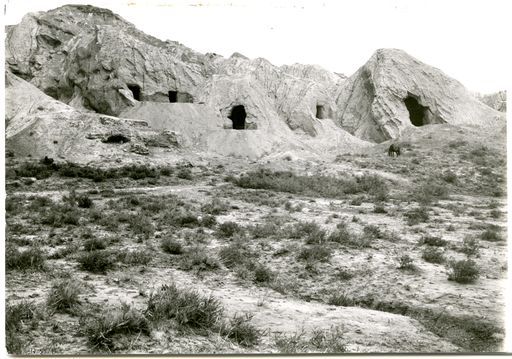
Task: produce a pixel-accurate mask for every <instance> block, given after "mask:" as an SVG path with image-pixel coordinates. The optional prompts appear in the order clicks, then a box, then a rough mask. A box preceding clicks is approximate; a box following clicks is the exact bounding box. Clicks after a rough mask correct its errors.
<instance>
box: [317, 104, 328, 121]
mask: <svg viewBox="0 0 512 359" xmlns="http://www.w3.org/2000/svg"><path fill="white" fill-rule="evenodd" d="M328 117H329V115H328V111H327V109H326V108H325V106H324V105H316V118H318V119H320V120H323V119H325V118H328Z"/></svg>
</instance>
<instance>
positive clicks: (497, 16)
mask: <svg viewBox="0 0 512 359" xmlns="http://www.w3.org/2000/svg"><path fill="white" fill-rule="evenodd" d="M4 3H5V5H6V7H5V21H6V23H7V24H16V23H18V22H19V21H20V20H21V18H22V16H23V15H24V14H25V13H27V12H31V11H40V10H49V9H52V8H55V7H58V6H61V5H64V4H69V3H85V4H91V5H96V6H101V7H106V8H109V9H111V10H112V11H114V12H115V13H117V14H119V15H121V16H122V17H124V18H125V19H126V20H128V21H130V22H132V23H134V24H135V25H136V26H137V27H138V28H139V29H141V30H143V31H145V32H147V33H149V34H151V35H153V36H156V37H158V38H160V39H162V40H166V39H170V40H176V41H179V42H181V43H183V44H185V45H186V46H189V47H191V48H192V49H194V50H197V51H199V52H202V53H205V52H216V53H219V54H221V55H223V56H226V57H227V56H230V55H231V54H232V53H233V52H235V51H238V52H240V53H242V54H244V55H246V56H248V57H250V58H255V57H264V58H266V59H268V60H269V61H271V62H272V63H274V64H276V65H281V64H291V63H295V62H300V63H309V64H318V65H321V66H323V67H325V68H326V69H329V70H331V71H336V72H341V73H344V74H346V75H351V74H352V73H354V72H355V71H356V70H357V69H358V68H359V67H360V66H361V65H363V64H364V62H365V61H366V60H367V59H368V58H369V57H370V56H371V54H372V53H373V52H374V51H375V50H376V49H378V48H382V47H394V48H401V49H403V50H405V51H407V52H408V53H409V54H411V55H413V56H415V57H416V58H418V59H420V60H421V61H423V62H426V63H428V64H430V65H433V66H435V67H437V68H440V69H441V70H443V71H444V72H445V73H447V74H448V75H450V76H452V77H454V78H456V79H458V80H459V81H461V82H462V83H463V84H464V85H465V86H466V87H467V88H468V89H470V90H472V91H479V92H484V93H488V92H494V91H497V90H500V89H506V88H509V83H510V76H509V75H510V72H509V67H510V63H511V62H510V61H511V58H510V36H508V34H510V33H512V31H510V30H511V27H510V25H509V23H510V10H511V6H510V5H509V3H510V1H509V0H485V1H481V0H357V1H355V0H354V1H340V0H338V1H336V0H316V1H315V0H273V1H263V0H260V1H250V0H246V1H242V0H145V1H138V0H83V1H74V0H44V1H42V0H4Z"/></svg>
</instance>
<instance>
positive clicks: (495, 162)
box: [6, 125, 507, 354]
mask: <svg viewBox="0 0 512 359" xmlns="http://www.w3.org/2000/svg"><path fill="white" fill-rule="evenodd" d="M389 143H390V142H389V141H388V142H385V143H382V144H379V145H375V146H373V147H371V148H367V149H363V150H361V151H359V152H358V153H350V152H347V153H344V154H339V155H336V154H329V155H326V156H325V158H323V159H322V158H318V159H316V160H315V159H302V158H300V157H296V156H293V155H286V156H282V157H275V158H273V159H272V161H270V160H265V159H264V160H258V161H248V160H245V159H241V158H240V159H237V158H224V157H220V156H217V157H215V156H210V157H204V156H203V157H201V156H200V155H194V154H189V155H188V156H186V155H183V156H182V159H181V160H179V161H178V162H175V163H171V164H169V165H159V166H156V167H155V166H153V165H151V164H148V163H144V162H141V163H140V164H131V165H129V166H126V165H124V166H123V165H122V163H117V164H100V165H98V164H96V165H89V166H85V165H82V166H78V165H73V164H70V163H65V162H59V161H58V160H55V161H53V162H52V159H46V160H45V159H40V158H18V157H16V156H12V155H9V154H8V157H7V158H6V177H7V178H6V182H7V185H6V189H7V200H6V223H7V228H6V268H7V272H6V303H7V308H6V330H7V347H8V351H9V352H10V353H17V354H90V353H130V354H136V353H150V354H157V353H158V354H160V353H164V354H166V353H167V354H169V353H180V354H184V353H252V352H257V353H341V352H357V353H362V352H363V353H364V352H366V353H368V352H416V353H417V352H475V351H476V352H480V351H491V352H492V351H499V350H500V349H501V348H502V345H503V338H504V319H503V316H504V306H505V299H504V291H505V284H506V281H507V246H506V238H507V237H506V197H505V196H506V194H505V183H506V180H505V164H506V157H505V138H504V132H502V131H500V132H496V133H486V134H482V132H481V130H479V129H476V128H471V127H455V126H450V125H430V126H423V127H422V128H418V129H412V132H411V133H409V134H408V135H406V136H403V137H402V139H401V140H400V142H399V143H400V145H401V150H402V154H401V156H399V157H389V156H388V154H387V148H388V146H389Z"/></svg>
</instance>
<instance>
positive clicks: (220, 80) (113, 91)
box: [6, 5, 343, 136]
mask: <svg viewBox="0 0 512 359" xmlns="http://www.w3.org/2000/svg"><path fill="white" fill-rule="evenodd" d="M6 61H7V66H8V68H9V69H10V70H11V71H12V72H13V73H14V74H16V75H18V76H20V77H22V78H24V79H26V80H27V81H30V82H31V83H32V84H33V85H35V86H36V87H38V88H40V89H41V90H42V91H44V92H45V93H46V94H48V95H50V96H52V97H54V98H55V99H58V100H59V101H62V102H65V103H68V104H70V105H72V106H74V107H76V108H82V107H83V108H86V109H92V110H94V111H97V112H99V113H103V114H108V115H114V116H117V115H119V114H120V113H122V112H123V111H126V110H127V109H128V108H129V107H131V106H134V104H135V103H136V101H150V102H192V103H207V104H208V105H209V106H211V107H213V108H215V109H216V110H219V111H220V112H221V113H222V114H223V116H224V118H225V119H228V116H229V113H230V111H231V110H232V108H233V107H234V106H236V105H240V104H244V105H246V107H248V110H249V111H248V112H247V114H248V119H247V121H248V123H251V118H252V124H253V126H252V127H253V128H256V127H258V128H262V127H263V128H264V127H265V125H266V123H268V122H269V121H274V120H275V119H280V120H281V121H284V122H285V123H287V124H288V125H289V127H290V128H292V129H294V130H301V131H303V132H306V133H308V134H310V135H312V136H314V135H315V132H314V124H313V122H314V121H315V118H316V115H317V106H324V107H325V108H326V109H325V111H324V113H323V114H322V116H323V117H325V118H327V117H330V118H333V117H334V115H335V114H334V111H335V105H334V101H333V98H332V96H331V94H332V92H333V89H334V88H335V86H336V85H339V83H340V82H342V81H343V77H341V76H339V75H335V74H332V73H330V72H328V71H326V70H324V69H321V68H319V67H316V66H307V65H293V66H283V67H281V68H280V67H276V66H273V65H272V64H271V63H270V62H268V61H266V60H264V59H255V60H249V59H247V58H246V57H244V56H243V55H240V54H234V55H233V56H231V57H230V58H228V59H225V58H223V57H221V56H218V55H215V54H206V55H203V54H199V53H197V52H194V51H192V50H190V49H189V48H187V47H185V46H183V45H181V44H179V43H177V42H173V41H165V42H164V41H161V40H158V39H156V38H154V37H151V36H149V35H146V34H144V33H143V32H141V31H139V30H137V29H136V28H135V27H134V26H133V25H132V24H130V23H128V22H126V21H124V20H123V19H122V18H120V17H119V16H117V15H115V14H113V13H112V12H110V11H109V10H104V9H98V8H95V7H91V6H75V5H72V6H71V5H70V6H63V7H61V8H58V9H55V10H52V11H48V12H46V13H34V14H28V15H26V16H25V17H24V18H23V20H22V22H21V23H20V24H19V25H17V26H14V27H12V28H10V29H8V35H7V52H6ZM241 87H242V88H241ZM235 89H238V90H240V91H239V92H237V91H234V90H235ZM255 103H257V108H254V106H253V105H254V104H255ZM251 107H253V110H252V109H251ZM262 114H263V117H262ZM249 127H251V126H249Z"/></svg>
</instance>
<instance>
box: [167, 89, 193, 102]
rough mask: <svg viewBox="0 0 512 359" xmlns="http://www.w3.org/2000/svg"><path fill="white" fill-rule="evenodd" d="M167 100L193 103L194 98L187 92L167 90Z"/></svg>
mask: <svg viewBox="0 0 512 359" xmlns="http://www.w3.org/2000/svg"><path fill="white" fill-rule="evenodd" d="M169 102H170V103H176V102H181V103H193V102H194V98H193V97H192V95H191V94H189V93H187V92H179V91H169Z"/></svg>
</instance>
